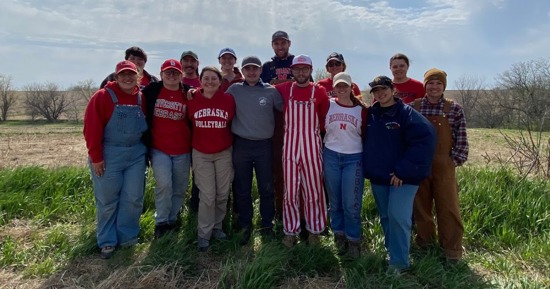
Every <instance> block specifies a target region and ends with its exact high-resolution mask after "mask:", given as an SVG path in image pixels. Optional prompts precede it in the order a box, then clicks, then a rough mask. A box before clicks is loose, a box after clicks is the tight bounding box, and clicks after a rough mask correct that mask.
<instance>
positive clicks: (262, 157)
mask: <svg viewBox="0 0 550 289" xmlns="http://www.w3.org/2000/svg"><path fill="white" fill-rule="evenodd" d="M233 168H234V169H235V178H234V180H233V186H234V192H233V194H234V196H235V203H236V204H237V211H238V212H239V218H238V220H237V223H238V225H239V226H240V227H241V228H245V227H251V226H252V216H253V214H254V209H253V207H252V177H253V171H254V170H255V171H256V182H257V185H258V194H259V196H260V216H261V217H262V228H271V227H273V217H274V216H275V203H274V192H273V145H272V142H271V139H266V140H248V139H244V138H241V137H239V136H236V135H235V138H234V142H233Z"/></svg>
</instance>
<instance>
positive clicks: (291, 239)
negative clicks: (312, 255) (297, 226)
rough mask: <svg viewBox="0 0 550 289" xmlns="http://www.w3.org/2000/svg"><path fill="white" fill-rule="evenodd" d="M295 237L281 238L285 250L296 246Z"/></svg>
mask: <svg viewBox="0 0 550 289" xmlns="http://www.w3.org/2000/svg"><path fill="white" fill-rule="evenodd" d="M296 240H297V239H296V236H290V235H286V236H284V238H283V241H282V242H283V245H285V246H286V247H287V248H292V247H294V245H295V244H296Z"/></svg>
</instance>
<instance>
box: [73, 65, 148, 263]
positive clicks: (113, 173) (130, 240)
mask: <svg viewBox="0 0 550 289" xmlns="http://www.w3.org/2000/svg"><path fill="white" fill-rule="evenodd" d="M114 75H115V81H110V82H108V83H107V84H106V85H105V87H104V88H101V89H99V90H98V91H97V92H96V93H94V95H93V96H92V97H91V98H90V102H89V103H88V106H87V107H86V112H85V114H84V130H83V134H84V139H85V140H86V147H87V148H88V157H89V164H90V170H91V173H92V181H93V186H94V195H95V202H96V210H97V245H98V247H99V248H100V256H101V257H102V258H104V259H107V258H110V257H111V255H112V254H113V252H114V250H115V247H116V246H131V245H134V244H136V243H137V241H138V234H139V230H140V228H139V217H140V215H141V211H142V209H143V194H144V188H145V186H144V185H145V174H144V173H143V172H144V171H145V158H146V152H147V148H146V146H145V144H144V143H143V141H142V136H143V134H144V132H145V131H146V130H147V123H146V121H145V113H144V111H145V108H144V101H143V100H142V95H141V92H140V89H139V85H138V83H139V75H138V69H137V67H136V65H135V64H134V63H132V62H130V61H128V60H125V61H122V62H119V63H118V64H117V65H116V69H115V73H114Z"/></svg>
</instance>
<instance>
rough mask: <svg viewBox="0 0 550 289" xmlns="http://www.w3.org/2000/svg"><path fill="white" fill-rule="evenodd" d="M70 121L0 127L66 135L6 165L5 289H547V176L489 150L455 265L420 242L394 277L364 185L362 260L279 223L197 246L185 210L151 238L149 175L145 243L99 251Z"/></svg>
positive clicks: (2, 180) (467, 205)
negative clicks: (35, 155) (516, 169)
mask: <svg viewBox="0 0 550 289" xmlns="http://www.w3.org/2000/svg"><path fill="white" fill-rule="evenodd" d="M44 126H48V125H47V124H44ZM71 127H73V126H70V125H69V126H68V128H67V127H65V128H63V125H59V126H54V127H52V129H51V130H47V131H46V132H44V131H43V130H44V128H42V130H40V129H38V130H36V127H35V128H34V129H35V131H32V130H31V128H26V127H25V126H24V125H21V124H13V125H7V126H4V125H0V144H3V143H5V142H6V141H7V138H8V137H11V138H12V139H13V137H15V136H17V135H20V136H21V135H26V134H27V135H33V134H34V135H36V139H35V140H34V143H33V145H29V147H33V146H34V147H36V146H40V145H42V144H41V141H42V142H46V143H48V142H50V141H52V140H48V139H49V138H50V137H51V138H61V139H63V140H64V141H62V142H60V143H59V144H58V145H57V147H55V152H56V155H57V158H56V159H57V160H58V161H57V162H54V163H52V162H46V163H43V164H41V163H38V164H36V165H37V166H30V165H29V164H26V165H25V164H24V163H19V164H18V165H13V166H5V167H3V169H0V242H1V244H0V246H1V247H0V288H468V289H473V288H549V287H550V277H549V274H548V272H550V210H549V209H548V204H550V183H549V182H548V181H544V180H540V179H536V178H531V179H525V178H520V177H518V176H516V175H515V174H514V173H513V172H511V171H508V170H506V169H498V168H495V167H491V166H490V167H486V166H485V164H484V161H483V157H480V159H479V161H475V162H473V164H471V165H470V166H469V167H465V168H460V169H459V171H458V176H459V183H460V187H461V192H460V198H461V199H460V201H461V207H462V213H463V219H464V225H465V240H464V249H465V256H464V262H463V263H460V264H459V265H457V266H447V265H445V264H443V263H441V262H440V257H441V252H440V250H439V249H437V248H435V247H434V248H432V249H430V250H427V251H422V250H419V249H417V248H413V249H412V252H411V260H412V270H411V271H410V272H409V273H407V274H405V275H403V276H401V277H399V278H395V277H387V276H386V275H385V274H384V272H385V269H386V265H385V260H386V253H385V250H384V245H383V236H382V231H381V227H380V225H379V219H378V215H377V211H376V206H375V204H374V200H373V198H372V195H371V193H370V191H369V189H368V186H366V190H365V195H364V196H365V197H364V206H363V212H362V215H363V218H362V219H363V236H364V239H363V244H362V257H361V258H360V259H358V260H355V261H353V260H346V259H345V258H340V257H339V256H338V255H337V254H336V250H335V247H334V244H333V241H332V238H331V236H327V237H324V238H322V246H319V247H312V246H308V245H306V244H303V243H300V244H298V246H296V247H294V248H293V249H287V248H285V247H284V246H283V245H282V244H280V238H281V237H282V236H281V233H280V229H281V224H277V225H276V227H277V228H278V229H279V234H278V238H277V239H275V240H264V239H262V238H261V237H260V235H259V234H257V233H255V234H254V236H253V242H251V244H249V245H247V246H244V247H241V246H239V244H238V240H239V235H238V233H234V234H233V235H232V236H231V239H230V240H229V241H226V242H216V243H213V245H212V250H211V252H209V253H206V254H200V253H198V252H197V250H196V243H195V240H196V219H195V216H194V215H192V214H190V213H189V212H188V211H187V208H184V211H183V214H182V216H181V222H182V228H181V230H180V231H179V232H178V233H177V234H174V235H169V236H166V237H164V238H161V239H159V240H153V230H154V218H153V214H154V201H153V196H152V195H153V193H152V190H153V186H154V182H153V180H152V179H148V182H147V191H146V198H145V207H144V213H143V215H142V219H141V227H142V231H141V234H140V242H139V244H138V245H136V246H134V247H132V248H125V249H121V250H118V251H117V253H116V254H115V256H114V257H113V258H112V259H111V260H108V261H105V260H101V259H100V258H99V257H98V256H97V249H96V239H95V225H94V220H95V206H94V202H93V193H92V187H91V181H90V176H89V171H88V170H87V169H86V168H85V166H84V165H83V164H80V163H74V160H72V162H73V163H71V162H69V163H66V160H65V158H66V157H64V155H63V153H64V152H66V151H68V149H67V148H66V146H64V145H63V143H69V144H68V145H69V146H71V145H74V146H78V147H79V149H78V150H75V151H73V152H72V154H75V152H77V151H78V152H80V153H82V154H84V156H83V158H84V159H85V153H86V151H85V148H84V147H83V144H82V143H79V144H77V143H76V142H75V144H71V142H69V141H68V140H69V139H70V138H71V137H75V138H78V137H80V136H81V133H80V131H81V128H79V127H78V126H77V127H76V128H74V127H73V128H72V129H71ZM8 129H13V130H12V131H11V132H7V130H8ZM469 132H470V140H471V142H472V148H477V147H483V146H485V147H487V148H490V150H488V151H489V152H491V151H492V152H494V153H498V152H503V151H504V150H503V149H502V147H501V146H500V145H498V143H499V140H498V132H496V133H495V131H490V130H486V131H484V130H479V131H469ZM492 133H493V135H491V136H490V137H487V138H485V139H486V140H487V141H483V139H484V135H486V134H492ZM476 137H479V140H477V139H476ZM23 144H24V142H23V143H20V144H16V145H15V144H13V143H12V145H11V146H12V148H10V149H5V148H4V147H0V152H2V154H4V155H8V154H9V155H11V157H14V158H15V157H19V158H21V157H20V156H18V155H17V154H15V152H14V151H15V149H14V147H15V148H21V147H23ZM499 147H500V149H499ZM46 148H48V146H44V148H41V150H44V152H43V154H42V155H47V154H48V151H46V150H45V149H46ZM21 150H22V149H21ZM69 152H70V150H69ZM472 152H473V150H472ZM485 152H487V151H485ZM19 153H20V152H18V154H19ZM81 157H82V156H81ZM151 175H152V174H149V176H151ZM257 205H258V204H257V203H256V204H255V206H256V207H257ZM256 209H257V208H256ZM256 221H257V220H256ZM229 225H230V224H229Z"/></svg>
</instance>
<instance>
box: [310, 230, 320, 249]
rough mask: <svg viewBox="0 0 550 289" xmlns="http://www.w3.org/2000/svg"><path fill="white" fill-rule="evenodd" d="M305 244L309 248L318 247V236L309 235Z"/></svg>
mask: <svg viewBox="0 0 550 289" xmlns="http://www.w3.org/2000/svg"><path fill="white" fill-rule="evenodd" d="M307 242H308V243H309V245H311V246H319V245H320V244H321V240H320V239H319V234H312V233H309V237H307Z"/></svg>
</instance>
